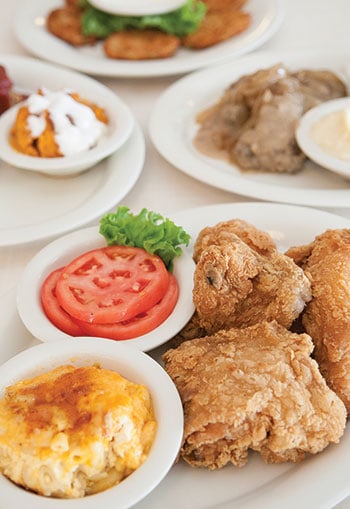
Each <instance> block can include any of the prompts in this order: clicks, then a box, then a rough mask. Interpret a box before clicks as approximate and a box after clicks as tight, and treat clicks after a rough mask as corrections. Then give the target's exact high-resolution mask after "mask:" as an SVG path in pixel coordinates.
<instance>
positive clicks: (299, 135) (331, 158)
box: [295, 97, 350, 178]
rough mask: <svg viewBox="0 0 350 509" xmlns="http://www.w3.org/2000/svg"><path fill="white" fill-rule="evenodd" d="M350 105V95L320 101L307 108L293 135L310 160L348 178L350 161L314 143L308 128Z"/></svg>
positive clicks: (349, 175) (349, 176)
mask: <svg viewBox="0 0 350 509" xmlns="http://www.w3.org/2000/svg"><path fill="white" fill-rule="evenodd" d="M349 107H350V97H341V98H338V99H332V100H330V101H326V102H324V103H321V104H319V105H317V106H315V107H314V108H311V109H310V110H308V111H307V112H306V113H305V114H304V115H303V116H302V117H301V119H300V120H299V123H298V125H297V128H296V131H295V137H296V140H297V143H298V145H299V147H300V148H301V150H302V151H303V152H304V153H305V154H306V156H307V157H309V158H310V159H311V160H312V161H314V162H315V163H317V164H318V165H320V166H322V167H323V168H325V169H327V170H330V171H332V172H334V173H338V174H339V175H342V176H343V177H347V178H350V161H349V160H348V161H346V160H343V159H340V158H338V157H336V156H335V155H332V154H330V153H329V152H327V151H326V150H324V149H323V148H322V147H321V146H320V145H319V144H318V143H316V142H315V141H314V140H313V139H312V137H311V136H310V130H311V128H312V126H313V125H315V123H316V122H317V121H318V120H321V119H322V118H323V117H325V116H327V115H329V114H331V113H335V112H337V111H340V110H342V109H345V108H349Z"/></svg>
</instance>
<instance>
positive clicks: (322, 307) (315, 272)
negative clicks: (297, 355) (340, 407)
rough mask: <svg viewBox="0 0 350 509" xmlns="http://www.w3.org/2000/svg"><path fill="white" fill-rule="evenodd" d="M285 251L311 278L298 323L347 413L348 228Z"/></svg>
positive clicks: (349, 386) (349, 352)
mask: <svg viewBox="0 0 350 509" xmlns="http://www.w3.org/2000/svg"><path fill="white" fill-rule="evenodd" d="M287 254H288V255H289V256H291V257H292V258H293V259H294V260H295V261H296V262H297V263H298V264H299V265H300V266H301V267H302V268H303V269H304V270H305V272H306V273H307V274H308V275H309V278H310V280H311V289H312V300H311V302H309V304H308V305H307V307H306V308H305V312H304V313H303V316H302V323H303V325H304V327H305V330H306V331H307V333H308V334H310V336H311V337H312V339H313V341H314V343H315V352H314V355H315V359H316V360H317V362H318V363H319V365H320V370H321V372H322V374H323V375H324V377H325V378H326V380H327V383H328V385H329V386H330V387H331V388H332V389H333V390H334V391H335V392H336V393H337V394H338V396H339V397H340V398H341V399H342V400H343V402H344V403H345V406H346V408H347V411H348V413H350V230H349V229H343V230H327V231H326V232H325V233H323V234H321V235H319V236H317V237H316V238H315V240H314V241H313V242H312V243H311V244H309V245H305V246H300V247H293V248H291V249H289V250H288V251H287Z"/></svg>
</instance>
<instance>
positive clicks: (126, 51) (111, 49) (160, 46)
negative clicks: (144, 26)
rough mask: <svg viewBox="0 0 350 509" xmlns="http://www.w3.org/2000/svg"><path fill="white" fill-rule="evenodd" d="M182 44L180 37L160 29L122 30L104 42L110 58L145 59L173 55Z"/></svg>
mask: <svg viewBox="0 0 350 509" xmlns="http://www.w3.org/2000/svg"><path fill="white" fill-rule="evenodd" d="M179 46H180V39H179V38H178V37H176V36H174V35H170V34H166V33H163V32H160V31H158V30H121V31H120V32H116V33H115V34H112V35H110V36H109V37H107V39H106V40H105V42H104V51H105V53H106V55H107V56H108V57H109V58H116V59H123V60H145V59H152V58H166V57H170V56H172V55H173V54H174V53H175V52H176V50H177V49H178V47H179Z"/></svg>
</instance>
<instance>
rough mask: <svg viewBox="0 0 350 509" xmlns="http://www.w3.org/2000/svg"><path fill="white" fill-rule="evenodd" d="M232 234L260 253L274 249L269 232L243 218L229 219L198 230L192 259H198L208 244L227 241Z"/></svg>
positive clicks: (266, 252) (265, 253) (267, 252)
mask: <svg viewBox="0 0 350 509" xmlns="http://www.w3.org/2000/svg"><path fill="white" fill-rule="evenodd" d="M232 235H233V236H236V235H237V236H238V237H239V238H240V239H241V240H243V242H245V243H246V244H248V246H249V247H250V248H252V249H254V250H255V251H256V252H257V253H260V254H262V255H267V254H269V253H271V252H272V251H275V250H276V244H275V242H274V240H273V239H272V237H271V236H270V235H269V233H267V232H263V231H261V230H259V229H258V228H256V227H255V226H254V225H252V224H250V223H248V222H247V221H244V220H243V219H230V220H228V221H222V222H220V223H218V224H216V225H215V226H207V227H205V228H203V229H202V230H201V231H200V232H199V234H198V237H197V239H196V242H195V244H194V248H193V259H194V261H195V262H197V261H198V260H199V257H200V255H201V253H202V251H203V250H204V249H206V248H207V247H208V246H210V245H212V244H215V245H219V244H222V243H226V242H229V241H230V238H231V237H232Z"/></svg>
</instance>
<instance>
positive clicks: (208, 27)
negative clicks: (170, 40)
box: [182, 9, 251, 49]
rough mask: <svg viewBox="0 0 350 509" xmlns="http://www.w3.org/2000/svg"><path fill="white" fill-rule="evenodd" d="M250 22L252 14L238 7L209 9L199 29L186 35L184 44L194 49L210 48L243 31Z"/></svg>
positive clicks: (183, 40)
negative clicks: (217, 9) (218, 9)
mask: <svg viewBox="0 0 350 509" xmlns="http://www.w3.org/2000/svg"><path fill="white" fill-rule="evenodd" d="M250 23H251V15H250V14H249V13H248V12H243V11H240V10H237V9H225V10H220V11H212V12H211V11H209V12H207V13H206V15H205V16H204V19H203V21H202V23H201V24H200V27H199V29H198V30H196V31H195V32H192V33H191V34H189V35H186V36H185V37H184V38H183V39H182V44H183V45H184V46H187V47H188V48H192V49H202V48H208V47H210V46H214V45H215V44H218V43H219V42H223V41H225V40H227V39H230V37H233V36H234V35H237V34H239V33H241V32H243V30H246V29H247V28H248V27H249V25H250Z"/></svg>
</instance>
